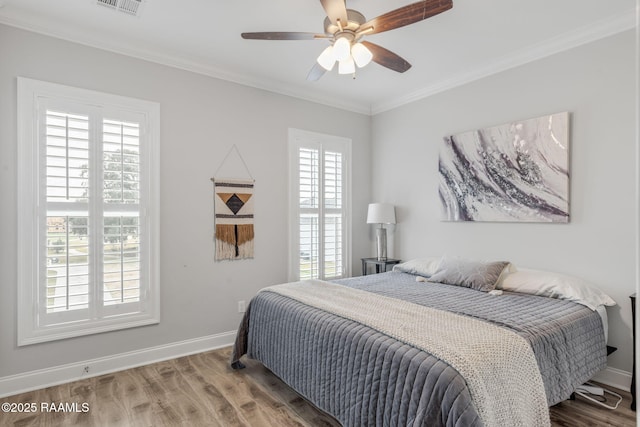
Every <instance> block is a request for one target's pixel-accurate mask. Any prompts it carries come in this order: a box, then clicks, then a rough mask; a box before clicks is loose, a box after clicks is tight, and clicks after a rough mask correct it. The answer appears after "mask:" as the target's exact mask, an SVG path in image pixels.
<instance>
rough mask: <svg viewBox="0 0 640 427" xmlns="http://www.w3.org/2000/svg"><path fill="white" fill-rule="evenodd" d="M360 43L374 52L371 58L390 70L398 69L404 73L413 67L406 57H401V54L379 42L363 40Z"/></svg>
mask: <svg viewBox="0 0 640 427" xmlns="http://www.w3.org/2000/svg"><path fill="white" fill-rule="evenodd" d="M360 43H362V44H363V45H365V46H366V48H367V49H369V50H370V51H371V53H372V54H373V58H372V59H371V60H372V61H373V62H376V63H378V64H380V65H382V66H383V67H387V68H389V69H390V70H393V71H397V72H399V73H404V72H405V71H407V70H408V69H409V68H411V64H409V63H408V62H407V61H406V60H405V59H404V58H401V57H400V56H399V55H397V54H395V53H393V52H391V51H390V50H388V49H385V48H383V47H382V46H378V45H377V44H374V43H371V42H368V41H362V42H360Z"/></svg>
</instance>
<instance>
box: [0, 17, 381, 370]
mask: <svg viewBox="0 0 640 427" xmlns="http://www.w3.org/2000/svg"><path fill="white" fill-rule="evenodd" d="M0 58H1V59H0V200H2V202H1V204H0V241H1V242H2V244H1V245H0V251H1V254H0V271H2V275H1V276H0V277H1V279H0V280H1V286H0V377H3V376H7V375H11V374H17V373H21V372H27V371H31V370H35V369H41V368H46V367H51V366H57V365H62V364H67V363H72V362H77V361H82V360H88V359H93V358H98V357H105V356H109V355H113V354H118V353H122V352H128V351H134V350H139V349H144V348H147V347H152V346H158V345H163V344H169V343H173V342H178V341H182V340H187V339H190V338H198V337H204V336H207V335H211V334H216V333H223V332H228V331H235V330H236V328H237V326H238V323H239V321H240V315H239V314H238V313H237V304H236V301H238V300H247V301H248V300H249V299H250V298H251V297H252V296H253V295H254V294H255V293H256V292H257V290H258V289H260V288H262V287H264V286H268V285H271V284H277V283H282V282H285V281H286V279H287V258H286V257H287V253H288V252H287V244H288V235H287V230H288V219H287V212H288V210H287V200H288V191H287V172H288V169H287V137H288V135H287V131H288V128H289V127H295V128H300V129H305V130H310V131H315V132H321V133H327V134H332V135H339V136H344V137H348V138H351V139H352V140H353V159H354V168H353V188H354V189H358V191H354V198H353V236H354V239H353V253H355V254H362V253H368V249H369V242H368V241H367V238H366V236H367V225H366V224H365V223H364V218H365V217H366V208H367V203H368V202H369V195H370V169H369V168H370V152H369V144H370V129H371V118H370V117H369V116H365V115H360V114H355V113H350V112H347V111H343V110H338V109H334V108H330V107H326V106H322V105H318V104H314V103H310V102H305V101H301V100H298V99H294V98H290V97H286V96H281V95H277V94H274V93H270V92H266V91H261V90H257V89H253V88H249V87H245V86H241V85H237V84H232V83H228V82H224V81H221V80H217V79H213V78H209V77H206V76H202V75H198V74H194V73H190V72H186V71H182V70H178V69H174V68H170V67H165V66H161V65H157V64H153V63H149V62H145V61H140V60H137V59H134V58H130V57H125V56H122V55H117V54H112V53H109V52H105V51H101V50H97V49H93V48H89V47H85V46H80V45H77V44H72V43H68V42H65V41H61V40H58V39H53V38H49V37H44V36H41V35H37V34H34V33H30V32H26V31H22V30H18V29H15V28H11V27H7V26H3V25H0ZM16 76H24V77H30V78H34V79H40V80H46V81H51V82H55V83H61V84H67V85H71V86H76V87H81V88H87V89H92V90H98V91H103V92H108V93H114V94H119V95H124V96H131V97H136V98H142V99H148V100H152V101H157V102H159V103H160V104H161V118H162V124H161V139H162V142H161V156H162V161H161V181H162V182H161V186H162V189H161V221H162V223H161V231H160V232H161V236H160V239H161V245H162V247H161V287H162V302H161V304H162V307H161V309H162V320H161V323H160V324H159V325H157V326H149V327H144V328H135V329H129V330H125V331H119V332H111V333H104V334H99V335H93V336H87V337H80V338H75V339H69V340H64V341H57V342H51V343H44V344H36V345H31V346H27V347H21V348H17V347H16V308H15V302H16V286H15V285H16V256H15V249H16V218H17V215H18V213H17V212H16V194H17V188H16ZM234 143H235V144H237V146H238V148H239V150H240V152H241V153H242V155H243V157H244V160H245V161H246V163H247V165H248V167H249V169H250V171H251V174H252V175H253V177H254V178H255V179H256V193H255V206H256V223H255V226H256V244H255V258H254V259H253V260H244V261H235V262H222V263H215V262H214V261H213V241H212V236H213V222H212V218H213V195H212V188H213V187H212V183H211V181H210V180H209V179H210V178H211V177H212V176H213V174H214V173H215V172H216V169H217V168H218V166H219V165H220V164H221V162H222V159H223V157H224V156H225V155H226V154H227V152H228V150H229V149H230V148H231V146H232V144H234ZM232 159H233V157H232ZM232 161H233V160H232ZM236 162H237V158H236ZM239 173H240V174H243V175H244V174H245V172H244V170H243V169H242V168H240V171H239ZM358 236H363V237H360V238H358ZM358 260H359V259H356V260H354V267H353V268H354V272H357V271H359V270H360V267H359V263H358V262H357V261H358Z"/></svg>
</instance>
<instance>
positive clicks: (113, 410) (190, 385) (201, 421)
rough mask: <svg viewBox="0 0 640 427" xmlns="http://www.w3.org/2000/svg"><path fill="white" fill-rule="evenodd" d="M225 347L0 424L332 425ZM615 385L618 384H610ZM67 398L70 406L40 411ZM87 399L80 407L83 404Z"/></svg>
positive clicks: (60, 392)
mask: <svg viewBox="0 0 640 427" xmlns="http://www.w3.org/2000/svg"><path fill="white" fill-rule="evenodd" d="M230 354H231V349H230V348H223V349H220V350H215V351H209V352H205V353H200V354H195V355H192V356H186V357H181V358H178V359H173V360H169V361H166V362H159V363H154V364H152V365H147V366H142V367H139V368H133V369H129V370H126V371H121V372H117V373H114V374H108V375H102V376H99V377H94V378H88V379H85V380H80V381H75V382H73V383H69V384H63V385H60V386H55V387H49V388H46V389H41V390H36V391H33V392H29V393H24V394H20V395H15V396H11V397H8V398H4V399H0V403H15V404H20V403H21V404H25V403H35V404H36V405H37V408H38V410H37V411H36V412H35V413H5V412H0V426H20V427H27V426H42V427H45V426H46V427H49V426H51V427H57V426H61V427H62V426H64V427H67V426H83V427H91V426H96V427H107V426H108V427H111V426H118V427H120V426H122V427H127V426H132V427H133V426H135V427H140V426H154V427H156V426H167V427H173V426H185V427H186V426H189V427H192V426H252V427H254V426H258V427H261V426H278V427H280V426H282V427H289V426H291V427H302V426H323V427H324V426H328V427H332V426H339V425H340V424H339V423H338V422H337V421H336V420H334V419H333V418H332V417H330V416H328V415H327V414H325V413H323V412H322V411H320V410H318V409H317V408H315V407H314V406H313V405H311V404H310V403H308V402H307V401H306V400H304V399H303V398H302V397H301V396H300V395H298V394H297V393H296V392H294V391H293V390H292V389H291V388H289V387H288V386H287V385H286V384H284V383H283V382H282V381H280V380H279V379H278V378H277V377H276V376H275V375H273V374H272V373H271V372H269V371H268V370H267V369H266V368H264V367H263V366H262V365H261V364H260V363H258V362H255V361H252V360H247V361H246V365H247V368H246V369H242V370H240V371H233V370H232V369H231V368H229V365H228V361H229V357H230ZM616 391H618V390H616ZM618 392H619V393H620V394H622V395H623V396H624V401H623V402H622V403H621V404H620V407H619V408H618V409H617V410H615V411H611V410H607V409H604V408H600V407H598V406H596V405H594V404H592V403H590V402H588V401H585V400H583V399H582V398H580V397H578V398H577V399H576V400H574V401H566V402H562V403H560V404H559V405H556V406H554V407H553V408H551V420H552V426H554V427H560V426H567V427H569V426H570V427H576V426H580V427H581V426H615V427H627V426H635V425H636V421H635V412H632V411H631V410H630V409H629V404H630V395H629V393H626V392H621V391H618ZM43 402H44V403H56V404H59V403H60V402H62V403H68V404H72V405H73V404H77V408H74V407H73V406H72V407H71V408H69V409H72V410H73V412H66V413H65V412H52V411H41V410H40V405H41V404H42V403H43ZM83 403H87V404H88V406H89V407H88V411H86V412H83V407H82V404H83Z"/></svg>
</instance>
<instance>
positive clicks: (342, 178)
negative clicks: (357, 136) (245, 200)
mask: <svg viewBox="0 0 640 427" xmlns="http://www.w3.org/2000/svg"><path fill="white" fill-rule="evenodd" d="M289 146H290V187H291V191H290V195H291V196H290V197H291V201H290V212H291V217H292V221H290V224H291V230H290V235H291V243H290V269H289V270H290V274H289V276H290V279H291V280H299V279H312V278H315V279H335V278H340V277H345V276H348V275H349V273H350V271H349V265H350V262H349V261H350V260H349V252H350V250H349V245H350V238H349V237H350V231H349V216H348V210H349V206H350V199H349V191H348V188H349V166H350V151H351V141H350V140H349V139H346V138H339V137H335V136H329V135H322V134H316V133H312V132H306V131H301V130H297V129H291V130H290V132H289Z"/></svg>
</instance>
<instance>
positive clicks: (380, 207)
mask: <svg viewBox="0 0 640 427" xmlns="http://www.w3.org/2000/svg"><path fill="white" fill-rule="evenodd" d="M395 223H396V210H395V208H394V206H393V205H392V204H389V203H370V204H369V210H368V212H367V224H380V227H379V228H376V240H377V245H378V261H386V260H387V230H386V229H385V228H384V224H395Z"/></svg>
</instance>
